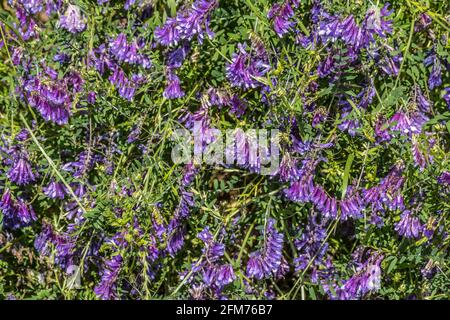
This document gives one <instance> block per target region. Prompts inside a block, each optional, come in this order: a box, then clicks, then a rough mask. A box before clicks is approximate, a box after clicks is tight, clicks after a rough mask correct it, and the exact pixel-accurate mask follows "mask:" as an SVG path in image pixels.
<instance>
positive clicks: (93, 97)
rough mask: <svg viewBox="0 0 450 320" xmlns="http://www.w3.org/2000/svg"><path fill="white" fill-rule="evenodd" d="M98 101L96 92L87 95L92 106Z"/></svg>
mask: <svg viewBox="0 0 450 320" xmlns="http://www.w3.org/2000/svg"><path fill="white" fill-rule="evenodd" d="M96 101H97V97H96V93H95V92H94V91H90V92H89V93H88V95H87V102H88V103H90V104H95V102H96Z"/></svg>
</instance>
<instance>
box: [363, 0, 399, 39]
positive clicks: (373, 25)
mask: <svg viewBox="0 0 450 320" xmlns="http://www.w3.org/2000/svg"><path fill="white" fill-rule="evenodd" d="M388 8H389V3H386V4H385V5H384V7H383V8H382V9H381V10H379V9H378V8H377V7H372V8H370V9H369V10H367V13H366V17H365V19H364V27H363V28H364V31H365V32H369V33H370V34H374V33H376V34H378V35H379V36H380V37H382V38H385V37H386V34H387V33H392V24H393V22H392V20H387V19H386V17H388V16H390V15H391V14H392V13H393V11H394V10H390V11H389V10H388Z"/></svg>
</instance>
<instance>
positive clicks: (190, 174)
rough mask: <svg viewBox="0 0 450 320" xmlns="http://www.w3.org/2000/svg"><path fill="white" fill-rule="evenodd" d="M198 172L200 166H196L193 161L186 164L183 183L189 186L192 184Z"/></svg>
mask: <svg viewBox="0 0 450 320" xmlns="http://www.w3.org/2000/svg"><path fill="white" fill-rule="evenodd" d="M197 173H198V168H196V167H195V166H194V165H193V164H191V163H189V164H186V165H185V166H184V173H183V179H182V180H181V185H182V186H183V187H187V186H188V185H190V184H191V183H192V182H193V181H194V179H195V176H196V175H197Z"/></svg>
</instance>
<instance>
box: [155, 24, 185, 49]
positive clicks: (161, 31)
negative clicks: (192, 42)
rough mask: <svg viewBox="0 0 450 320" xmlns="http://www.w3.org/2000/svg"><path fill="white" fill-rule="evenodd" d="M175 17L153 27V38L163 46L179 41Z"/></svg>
mask: <svg viewBox="0 0 450 320" xmlns="http://www.w3.org/2000/svg"><path fill="white" fill-rule="evenodd" d="M177 26H178V24H177V19H176V18H168V19H167V21H166V23H165V24H164V25H163V26H162V27H157V28H156V29H155V38H156V40H157V41H158V42H159V43H160V44H162V45H163V46H170V45H176V44H177V43H178V41H180V39H181V37H180V32H179V30H178V28H177Z"/></svg>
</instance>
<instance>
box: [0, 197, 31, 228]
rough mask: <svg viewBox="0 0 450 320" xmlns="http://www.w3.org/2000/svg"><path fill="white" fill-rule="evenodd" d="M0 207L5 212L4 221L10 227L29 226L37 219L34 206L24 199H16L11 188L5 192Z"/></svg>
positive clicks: (0, 200)
mask: <svg viewBox="0 0 450 320" xmlns="http://www.w3.org/2000/svg"><path fill="white" fill-rule="evenodd" d="M0 209H1V210H2V212H3V223H4V225H5V226H6V227H7V228H10V229H17V228H21V227H25V226H29V225H30V224H31V223H32V222H33V221H36V219H37V217H36V214H35V213H34V210H33V207H32V206H31V205H30V204H28V203H27V202H25V201H24V200H23V199H20V198H19V199H18V200H17V201H16V200H14V199H13V197H12V195H11V191H10V190H9V189H6V190H5V191H4V192H3V195H2V197H1V199H0Z"/></svg>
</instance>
